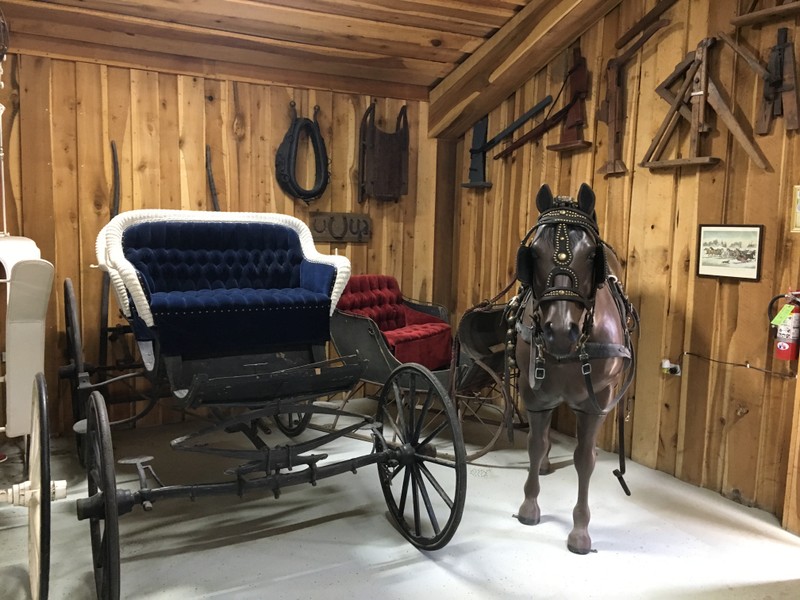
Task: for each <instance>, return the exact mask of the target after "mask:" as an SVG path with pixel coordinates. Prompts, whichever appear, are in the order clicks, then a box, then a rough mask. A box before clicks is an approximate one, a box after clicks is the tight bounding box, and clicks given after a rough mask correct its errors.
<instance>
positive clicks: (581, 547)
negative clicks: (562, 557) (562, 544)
mask: <svg viewBox="0 0 800 600" xmlns="http://www.w3.org/2000/svg"><path fill="white" fill-rule="evenodd" d="M567 549H569V551H570V552H572V553H573V554H589V552H591V551H592V539H591V538H590V537H589V536H588V535H587V534H581V533H575V532H572V533H570V534H569V537H568V538H567Z"/></svg>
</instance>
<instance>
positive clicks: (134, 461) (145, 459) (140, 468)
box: [117, 455, 164, 511]
mask: <svg viewBox="0 0 800 600" xmlns="http://www.w3.org/2000/svg"><path fill="white" fill-rule="evenodd" d="M151 460H153V457H152V456H147V455H142V456H127V457H125V458H120V459H119V460H117V463H118V464H120V465H133V466H135V467H136V474H137V475H138V476H139V488H140V489H145V488H147V487H148V485H147V476H148V474H149V475H150V477H152V478H153V480H155V482H156V483H157V484H158V486H159V487H164V482H163V481H161V479H160V478H159V477H158V475H156V472H155V470H154V469H153V467H152V465H149V464H147V463H149V462H150V461H151ZM142 508H144V510H146V511H149V510H152V509H153V504H152V503H151V502H150V501H149V500H143V501H142Z"/></svg>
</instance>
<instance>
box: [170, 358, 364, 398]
mask: <svg viewBox="0 0 800 600" xmlns="http://www.w3.org/2000/svg"><path fill="white" fill-rule="evenodd" d="M366 364H367V363H366V361H365V360H362V359H361V358H360V357H359V356H358V355H349V356H343V357H341V358H334V359H330V360H325V361H320V362H315V363H310V364H305V365H295V366H290V367H287V368H279V369H273V370H269V367H271V366H274V365H271V364H270V365H265V368H264V370H263V371H262V370H259V369H258V367H259V365H248V367H250V368H251V369H252V372H249V373H243V374H235V375H222V376H213V375H211V376H210V375H209V374H207V373H196V374H194V376H193V377H192V383H191V385H190V386H189V389H188V390H187V391H186V393H185V395H179V397H182V399H183V400H184V402H186V403H187V404H188V405H198V404H245V405H252V404H257V405H263V404H265V403H266V402H269V401H272V400H279V399H282V398H297V397H302V396H306V397H314V396H323V395H325V394H330V393H333V392H339V391H343V390H348V389H351V388H352V387H353V386H354V385H355V383H356V382H357V381H358V380H359V379H360V378H361V376H362V374H363V373H364V369H365V368H366Z"/></svg>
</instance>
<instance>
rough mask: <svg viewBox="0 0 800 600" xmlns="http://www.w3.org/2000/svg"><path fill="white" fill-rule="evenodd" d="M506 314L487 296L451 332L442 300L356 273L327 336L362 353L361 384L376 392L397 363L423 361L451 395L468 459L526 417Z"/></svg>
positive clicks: (340, 347) (343, 351)
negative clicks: (411, 293)
mask: <svg viewBox="0 0 800 600" xmlns="http://www.w3.org/2000/svg"><path fill="white" fill-rule="evenodd" d="M495 300H496V299H495ZM507 318H508V315H507V310H506V304H496V303H494V302H492V301H486V302H483V303H481V304H478V305H476V306H474V307H473V308H471V309H469V310H468V311H467V312H466V313H465V314H464V315H463V316H462V317H461V319H460V320H459V323H458V327H457V329H456V332H455V336H451V332H450V325H449V324H448V323H447V319H448V312H447V309H446V308H444V307H443V306H439V305H437V304H432V303H426V302H421V301H419V300H412V299H409V298H407V297H405V296H404V295H403V294H402V292H401V290H400V287H399V285H398V283H397V281H396V279H395V278H394V277H391V276H388V275H354V276H352V277H351V278H350V280H349V282H348V284H347V286H346V287H345V289H344V291H343V293H342V297H341V299H340V301H339V303H338V304H337V307H336V309H335V311H334V313H333V317H332V319H331V340H332V342H333V344H334V346H335V348H336V351H337V352H338V353H339V355H341V356H346V355H349V354H352V353H355V352H358V353H359V354H361V355H362V356H364V357H365V358H366V359H367V366H366V369H365V372H364V374H363V375H362V377H361V383H362V384H366V385H371V386H373V388H372V389H373V390H376V391H375V395H376V396H377V395H379V394H380V390H381V388H382V385H383V382H385V381H387V380H388V379H389V376H390V374H391V373H392V372H393V371H394V370H395V369H397V368H398V367H399V366H400V365H402V364H403V363H405V362H409V361H410V362H420V363H422V364H423V365H424V366H426V367H427V368H429V369H430V371H431V373H432V374H433V375H434V376H435V377H436V379H437V380H438V381H439V382H440V383H441V384H442V386H443V387H444V388H445V389H447V390H448V393H449V395H450V397H451V398H452V399H453V402H454V404H455V406H456V410H457V413H458V418H459V421H460V422H461V426H462V430H463V432H464V438H465V440H466V441H467V442H469V444H468V447H467V461H473V460H475V459H477V458H479V457H481V456H483V455H484V454H486V453H487V452H489V451H490V450H491V449H492V448H494V447H495V444H496V443H497V442H498V441H499V440H500V438H501V435H502V433H503V432H504V431H505V432H507V434H508V438H509V440H513V432H514V429H515V428H516V427H520V426H522V425H523V424H524V418H523V415H522V414H521V413H520V411H519V410H518V409H517V405H516V402H515V398H516V396H517V394H516V369H515V368H513V367H511V365H512V364H513V362H510V361H509V360H508V359H509V356H508V351H509V348H510V346H508V342H509V341H510V336H512V333H513V330H511V331H509V327H511V326H510V325H509V324H508V321H507ZM453 342H454V343H453ZM363 387H364V386H362V387H361V388H359V389H354V390H353V393H354V394H355V393H357V392H361V391H363Z"/></svg>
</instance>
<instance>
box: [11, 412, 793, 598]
mask: <svg viewBox="0 0 800 600" xmlns="http://www.w3.org/2000/svg"><path fill="white" fill-rule="evenodd" d="M185 431H186V426H185V425H182V424H177V425H170V426H161V427H156V428H150V429H139V430H134V431H120V432H115V433H114V444H115V457H116V458H121V457H123V456H130V455H136V454H140V453H147V454H155V455H156V460H155V461H154V463H153V464H154V466H155V468H156V470H157V471H158V473H159V475H160V476H161V478H162V479H163V480H164V481H165V483H167V484H170V483H178V482H183V481H197V480H198V479H204V480H219V479H222V478H223V475H222V472H221V469H222V468H223V467H224V465H222V464H217V461H216V459H209V458H207V457H205V456H203V455H196V454H188V453H183V452H175V451H172V450H170V449H169V445H168V441H169V440H170V439H172V438H174V437H176V436H178V435H180V434H182V433H184V432H185ZM276 435H277V434H276ZM518 437H519V438H521V437H522V436H518ZM55 442H56V443H55V444H54V445H55V450H54V456H53V472H54V476H55V477H57V478H64V479H67V480H68V482H69V498H68V499H67V500H62V501H59V502H57V503H54V504H53V535H52V546H53V548H52V577H51V584H50V589H51V595H50V597H51V598H56V599H61V598H64V599H67V598H68V599H70V600H73V599H82V598H87V599H89V598H92V597H93V580H92V572H91V551H90V544H89V533H88V525H87V524H86V523H85V522H79V521H77V519H76V517H75V502H74V501H75V499H76V498H79V497H81V496H82V495H85V493H86V482H85V476H84V475H83V473H82V472H81V470H80V468H79V466H78V464H77V460H75V459H74V457H73V452H72V444H71V441H70V440H56V441H55ZM523 443H524V440H522V439H518V442H517V444H516V445H515V447H508V448H503V449H499V450H495V451H494V452H492V453H490V454H488V455H486V456H485V457H483V458H482V459H479V460H478V462H477V464H472V465H469V467H468V475H469V477H468V489H467V501H466V508H465V511H464V516H463V519H462V522H461V526H460V527H459V529H458V531H457V532H456V535H455V537H454V538H453V540H452V541H451V542H450V544H449V545H447V546H446V547H445V548H444V549H442V550H439V551H436V552H431V553H425V552H420V551H418V550H417V549H415V548H414V547H413V546H411V545H410V544H409V543H407V542H406V541H405V540H404V538H403V537H402V536H401V535H400V534H399V533H398V532H397V531H395V529H394V528H393V526H392V525H391V523H390V521H389V517H388V512H387V509H386V505H385V502H384V499H383V496H382V493H381V488H380V485H379V483H378V479H377V474H376V470H375V468H374V467H368V468H364V469H361V470H359V472H358V473H357V474H355V475H353V474H350V473H347V474H344V475H340V476H337V477H334V478H331V479H328V480H325V481H322V482H320V483H319V484H318V485H317V486H316V487H311V486H306V485H303V486H297V487H293V488H288V489H286V490H285V491H284V493H283V494H282V496H281V497H280V499H278V500H275V499H274V498H272V497H271V496H269V497H263V496H258V497H256V496H253V497H246V498H245V499H243V500H240V499H238V498H236V497H217V498H204V499H200V500H197V501H195V502H191V501H189V500H170V501H164V502H160V503H157V504H156V505H155V507H154V510H153V511H152V512H149V513H145V512H143V511H142V510H141V509H140V508H138V507H137V508H136V509H135V510H134V511H133V513H131V514H128V515H124V516H122V517H121V518H120V529H121V535H120V537H121V554H122V597H123V598H137V599H139V598H143V599H167V598H169V599H178V598H193V599H194V598H198V599H199V598H226V599H229V598H236V599H239V598H241V599H250V598H252V599H256V598H259V599H261V598H270V599H277V600H283V599H286V600H293V599H297V600H301V599H302V600H311V599H317V598H318V599H326V600H329V599H331V598H349V599H351V600H360V599H365V600H366V599H373V598H379V599H381V600H395V599H397V600H400V599H405V598H436V599H437V600H449V599H456V598H458V599H464V598H476V599H477V598H480V599H495V598H498V599H504V598H508V599H515V598H568V599H571V598H581V599H583V598H609V599H611V598H613V599H616V600H619V599H621V598H622V599H625V598H653V599H666V598H697V599H700V598H702V599H716V598H724V599H777V598H800V538H798V537H796V536H794V535H791V534H789V533H787V532H785V531H783V530H782V529H781V528H780V525H779V523H778V521H777V520H776V518H775V517H774V516H772V515H769V514H767V513H765V512H763V511H760V510H756V509H750V508H746V507H744V506H741V505H738V504H735V503H733V502H731V501H728V500H726V499H724V498H722V497H721V496H719V495H718V494H715V493H713V492H710V491H707V490H702V489H699V488H696V487H694V486H691V485H688V484H685V483H682V482H680V481H677V480H676V479H674V478H672V477H669V476H667V475H664V474H663V473H659V472H656V471H652V470H650V469H646V468H643V467H641V466H639V465H636V464H634V463H631V462H629V463H628V475H627V477H626V479H627V481H628V484H629V485H630V487H631V490H632V492H633V495H632V496H631V497H626V496H625V495H624V494H623V492H622V490H621V489H620V487H619V485H618V483H617V481H616V479H615V478H614V476H613V475H612V473H611V471H612V470H613V469H614V468H616V466H617V458H616V456H614V455H611V454H608V453H605V452H600V453H599V457H598V464H597V469H596V471H595V475H594V479H593V481H592V489H591V505H592V524H591V527H590V532H591V534H592V538H593V543H594V551H593V552H592V553H590V554H589V555H587V556H577V555H573V554H571V553H570V552H569V551H568V550H567V548H566V537H567V533H568V532H569V529H570V527H571V513H572V506H573V503H574V499H575V495H576V476H575V471H574V469H573V467H572V457H571V455H572V440H571V439H569V438H566V437H563V436H559V435H555V436H554V445H553V449H552V452H551V459H552V461H553V464H554V466H555V467H556V469H555V472H553V473H552V474H550V475H548V476H546V477H545V478H544V479H543V480H542V494H541V498H540V503H541V506H542V511H543V520H542V523H541V524H540V525H538V526H536V527H525V526H523V525H521V524H519V523H518V522H517V521H516V519H513V518H512V513H514V512H515V511H516V509H517V508H518V506H519V503H520V501H521V500H522V485H523V482H524V480H525V476H526V468H527V455H526V454H525V451H524V449H523ZM0 451H7V452H8V451H9V449H8V448H6V449H0ZM325 451H326V452H328V453H329V454H330V455H331V457H332V458H336V457H341V456H343V455H346V454H352V453H356V454H363V453H365V452H368V451H369V445H368V444H367V443H365V442H361V441H358V440H342V441H339V442H337V443H335V444H331V445H329V446H326V447H325ZM198 469H199V470H198ZM20 473H21V466H20V461H19V457H18V456H13V455H12V456H10V458H9V460H8V461H7V462H6V463H4V464H2V465H0V480H1V481H0V484H2V485H5V486H7V485H9V484H11V483H18V482H19V479H21V475H20ZM197 473H201V475H199V476H198V475H196V474H197ZM117 479H118V481H119V483H120V485H124V486H129V487H132V488H133V487H135V486H136V483H135V475H134V473H133V472H131V471H130V470H128V469H124V468H123V467H122V466H121V465H118V468H117ZM26 540H27V511H26V510H25V509H21V508H15V507H10V506H4V507H2V508H0V597H2V598H3V599H4V600H11V599H17V598H27V597H28V596H29V594H28V582H27V558H26V557H27V549H26V544H27V542H26Z"/></svg>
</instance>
